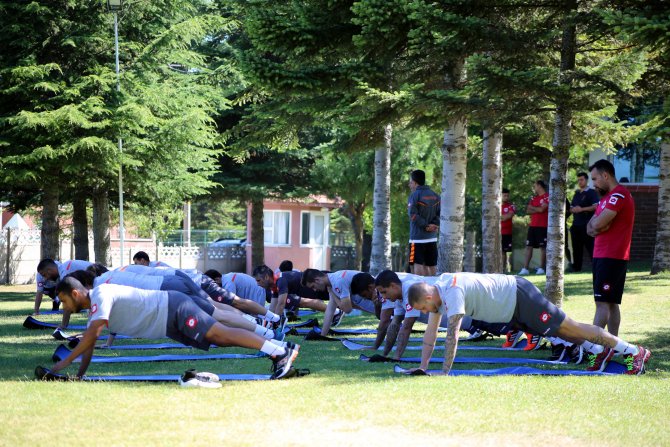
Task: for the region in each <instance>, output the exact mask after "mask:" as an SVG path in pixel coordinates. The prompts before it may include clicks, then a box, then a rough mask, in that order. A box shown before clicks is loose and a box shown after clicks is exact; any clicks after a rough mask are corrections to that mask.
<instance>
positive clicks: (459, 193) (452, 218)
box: [437, 118, 468, 273]
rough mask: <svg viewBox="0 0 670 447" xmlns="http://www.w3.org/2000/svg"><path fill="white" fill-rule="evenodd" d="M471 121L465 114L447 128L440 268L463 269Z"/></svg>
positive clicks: (447, 269) (438, 267)
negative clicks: (468, 123)
mask: <svg viewBox="0 0 670 447" xmlns="http://www.w3.org/2000/svg"><path fill="white" fill-rule="evenodd" d="M467 142H468V129H467V121H466V120H465V118H461V119H459V120H456V121H454V122H453V123H452V125H451V126H450V127H449V129H448V130H446V131H445V132H444V143H443V145H442V194H441V197H440V240H439V246H438V257H437V271H438V272H441V273H442V272H460V271H462V270H463V234H464V233H463V232H464V230H465V176H466V173H465V169H466V167H467V151H468V147H467Z"/></svg>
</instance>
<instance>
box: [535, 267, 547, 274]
mask: <svg viewBox="0 0 670 447" xmlns="http://www.w3.org/2000/svg"><path fill="white" fill-rule="evenodd" d="M545 273H546V272H545V271H544V269H543V268H542V267H538V268H537V270H535V274H536V275H544V274H545Z"/></svg>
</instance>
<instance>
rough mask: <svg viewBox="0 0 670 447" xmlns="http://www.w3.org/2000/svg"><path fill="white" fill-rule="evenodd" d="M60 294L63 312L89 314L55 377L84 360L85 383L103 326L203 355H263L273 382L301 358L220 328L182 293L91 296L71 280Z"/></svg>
mask: <svg viewBox="0 0 670 447" xmlns="http://www.w3.org/2000/svg"><path fill="white" fill-rule="evenodd" d="M56 292H57V294H58V296H59V298H60V300H61V301H62V303H63V306H64V308H66V309H68V310H70V311H71V312H79V311H81V310H82V309H89V321H88V328H87V329H86V332H85V333H84V336H83V338H82V340H81V342H80V343H79V344H78V345H77V347H76V348H74V350H73V351H72V353H71V354H70V355H69V356H68V357H67V358H65V359H63V360H61V361H60V362H58V363H56V364H55V365H54V367H53V368H52V369H51V372H52V373H57V372H58V371H60V370H62V369H63V368H66V367H67V366H69V365H70V364H71V363H72V362H73V361H74V360H75V359H76V358H77V357H79V356H80V355H81V356H82V359H81V365H80V367H79V371H78V373H77V377H79V378H81V377H82V376H83V375H84V374H85V373H86V370H87V369H88V365H89V363H90V361H91V357H92V356H93V349H94V348H95V342H96V340H97V338H98V336H99V335H100V333H101V332H102V330H103V329H104V328H105V327H107V328H108V329H109V331H110V332H116V333H120V334H124V335H128V336H132V337H141V338H162V337H165V336H167V337H170V338H171V339H173V340H175V341H177V342H180V343H183V344H185V345H187V346H193V347H195V348H198V349H203V350H205V351H206V350H208V349H209V346H210V345H212V344H214V345H217V346H240V347H243V348H249V349H255V350H260V351H261V352H264V353H265V354H267V355H268V356H270V358H271V360H272V363H273V369H274V373H273V375H272V378H274V379H279V378H281V377H284V376H285V375H286V374H287V373H288V371H289V370H290V368H291V365H292V363H293V361H294V360H295V358H296V357H297V356H298V351H297V350H295V349H291V348H284V347H282V346H278V345H276V344H273V343H271V342H269V341H268V340H265V339H264V338H263V337H261V336H259V335H256V334H254V333H251V332H249V331H246V330H244V329H236V328H229V327H226V326H224V325H222V324H221V323H218V322H217V321H216V320H214V318H212V317H211V316H210V315H208V314H207V313H205V312H204V311H203V310H202V309H201V308H200V307H198V306H197V305H196V304H195V302H194V301H193V300H192V299H191V298H190V297H189V296H187V295H184V294H183V293H181V292H174V291H154V290H141V289H136V288H133V287H127V286H119V285H114V284H103V285H100V286H98V287H96V288H94V289H93V290H90V291H89V290H88V289H86V288H85V287H84V286H83V285H82V284H81V283H80V282H79V281H77V280H76V279H75V278H72V277H67V278H65V279H63V280H62V281H61V282H59V283H58V285H57V286H56Z"/></svg>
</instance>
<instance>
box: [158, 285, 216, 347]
mask: <svg viewBox="0 0 670 447" xmlns="http://www.w3.org/2000/svg"><path fill="white" fill-rule="evenodd" d="M167 293H168V319H167V333H166V335H167V336H168V337H170V338H171V339H173V340H175V341H178V342H179V343H183V344H185V345H186V346H193V347H194V348H198V349H203V350H205V351H207V350H209V346H210V345H211V343H210V342H209V341H207V340H206V339H205V335H206V334H207V332H208V331H209V330H210V328H211V327H212V326H214V325H215V324H216V320H215V319H214V318H212V317H211V316H210V315H207V313H205V311H203V310H202V309H201V308H200V307H198V305H197V304H195V302H194V301H193V299H191V297H189V296H188V295H185V294H183V293H181V292H175V291H172V290H169V291H168V292H167Z"/></svg>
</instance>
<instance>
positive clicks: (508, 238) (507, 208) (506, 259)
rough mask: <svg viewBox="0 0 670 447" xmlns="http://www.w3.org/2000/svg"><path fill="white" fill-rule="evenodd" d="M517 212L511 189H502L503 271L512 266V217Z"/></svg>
mask: <svg viewBox="0 0 670 447" xmlns="http://www.w3.org/2000/svg"><path fill="white" fill-rule="evenodd" d="M514 214H516V207H515V206H514V204H513V203H512V202H510V201H509V189H507V188H503V190H502V205H501V206H500V236H501V238H500V239H501V241H502V252H503V272H508V271H510V269H511V268H512V265H511V256H509V254H510V253H512V250H513V249H514V247H513V246H512V218H513V217H514Z"/></svg>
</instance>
